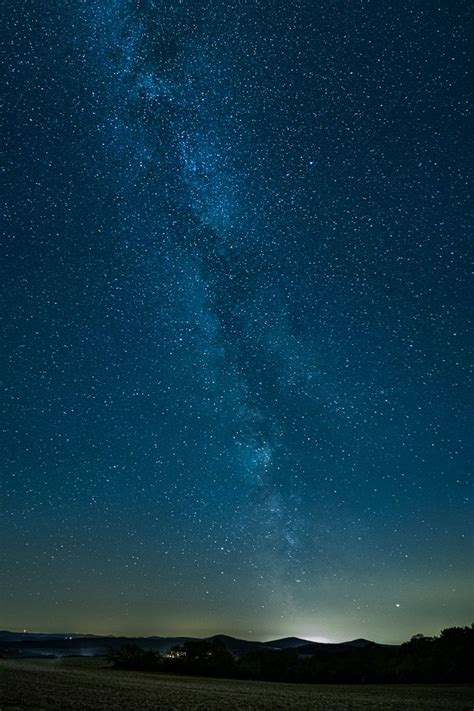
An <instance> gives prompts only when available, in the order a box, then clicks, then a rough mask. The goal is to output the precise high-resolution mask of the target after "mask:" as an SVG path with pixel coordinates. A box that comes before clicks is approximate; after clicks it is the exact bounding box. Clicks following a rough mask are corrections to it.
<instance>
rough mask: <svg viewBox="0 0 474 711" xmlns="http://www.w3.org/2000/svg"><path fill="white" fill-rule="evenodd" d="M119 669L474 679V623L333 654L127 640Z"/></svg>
mask: <svg viewBox="0 0 474 711" xmlns="http://www.w3.org/2000/svg"><path fill="white" fill-rule="evenodd" d="M109 659H110V661H111V662H112V663H113V665H114V667H115V668H117V669H134V670H142V671H162V672H172V673H178V674H189V675H196V676H212V677H227V678H239V679H252V680H262V681H284V682H306V683H331V684H341V683H343V684H347V683H349V684H358V683H368V684H369V683H413V682H418V683H441V682H443V683H448V682H469V681H474V674H473V672H474V625H472V626H471V627H450V628H448V629H445V630H443V631H442V632H441V634H440V635H439V636H436V637H425V636H424V635H421V634H418V635H415V636H414V637H412V638H411V640H410V641H409V642H405V643H404V644H402V645H400V646H398V647H389V646H383V645H379V644H375V643H372V644H368V645H367V646H366V647H363V648H360V647H346V648H344V649H341V650H338V651H337V652H334V651H332V652H328V651H324V650H318V651H316V652H315V653H314V654H311V655H309V654H304V655H303V654H300V653H298V650H297V649H289V650H282V651H276V650H268V651H267V650H265V651H260V650H258V651H252V652H250V653H247V654H243V655H242V656H236V655H233V654H232V653H231V652H230V651H229V650H228V649H227V648H226V647H225V645H224V644H223V642H222V641H221V640H219V639H210V640H195V641H190V642H186V643H185V644H184V645H183V646H182V647H175V648H173V649H172V650H171V651H170V653H169V655H167V656H164V657H163V656H162V655H160V654H159V653H158V652H154V651H149V650H145V649H142V648H140V647H138V646H136V645H132V644H128V645H125V646H123V647H121V648H120V649H118V650H112V651H111V652H110V654H109Z"/></svg>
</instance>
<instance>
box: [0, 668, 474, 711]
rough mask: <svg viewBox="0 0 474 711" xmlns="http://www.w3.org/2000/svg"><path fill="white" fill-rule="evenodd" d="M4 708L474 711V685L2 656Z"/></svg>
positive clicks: (121, 710)
mask: <svg viewBox="0 0 474 711" xmlns="http://www.w3.org/2000/svg"><path fill="white" fill-rule="evenodd" d="M0 674H1V697H0V698H1V706H0V708H1V709H2V711H3V710H4V709H10V711H13V709H35V711H41V710H42V709H44V710H45V711H46V709H47V710H48V711H49V710H54V709H83V710H85V709H90V710H91V711H92V710H93V709H94V711H95V710H96V709H97V710H100V709H114V710H115V709H117V711H125V709H127V710H131V709H137V710H138V709H140V711H142V710H144V711H146V710H147V709H156V710H157V709H160V711H161V710H162V709H163V710H164V709H169V710H171V709H190V710H191V711H192V710H193V709H194V710H196V711H197V709H200V710H201V711H204V709H206V710H209V711H211V710H212V711H222V710H223V709H240V710H241V711H242V710H246V709H248V710H249V711H250V710H251V709H268V711H270V710H273V709H285V711H288V710H289V709H295V710H297V709H316V710H317V711H319V710H320V711H333V710H334V711H335V710H336V709H338V710H340V709H345V710H352V709H354V710H356V709H358V710H360V711H362V710H363V709H369V710H370V709H379V710H380V711H382V710H383V711H395V710H397V711H402V709H403V711H409V710H410V709H412V710H413V711H418V709H420V710H422V709H427V710H428V709H429V710H430V711H436V710H437V709H439V711H441V710H443V711H448V710H449V711H456V710H457V709H465V710H466V711H467V710H468V709H469V711H472V708H473V706H474V689H473V687H469V686H463V685H459V686H451V685H449V686H448V685H443V686H425V685H413V686H382V685H381V686H325V685H318V686H310V685H306V684H300V685H290V684H275V683H268V682H251V681H236V680H226V679H202V678H197V677H183V676H170V675H164V674H156V673H145V672H128V671H116V670H113V669H111V668H110V667H108V666H107V664H106V662H104V661H103V660H101V659H90V658H89V659H84V658H82V659H80V658H75V659H58V660H24V661H17V660H1V661H0Z"/></svg>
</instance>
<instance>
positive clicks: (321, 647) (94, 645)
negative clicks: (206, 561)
mask: <svg viewBox="0 0 474 711" xmlns="http://www.w3.org/2000/svg"><path fill="white" fill-rule="evenodd" d="M196 639H197V638H195V637H160V636H150V637H115V636H113V635H107V636H100V635H89V634H88V635H84V634H83V635H81V634H77V633H72V634H67V633H66V634H59V633H54V634H48V633H34V632H33V633H28V632H9V631H7V630H4V631H0V654H1V655H3V656H11V657H16V656H22V657H36V656H58V657H60V656H103V655H105V654H108V653H109V652H110V650H111V649H112V650H117V649H120V647H122V646H123V645H126V644H135V645H138V646H139V647H141V648H142V649H145V650H150V651H153V652H159V653H160V654H166V653H167V652H169V650H170V649H172V648H173V647H176V646H182V645H183V644H184V643H185V642H188V641H193V640H196ZM206 639H207V640H209V641H212V640H219V641H220V642H222V644H223V645H224V646H225V647H226V648H227V649H228V650H229V651H230V652H232V654H234V655H236V656H242V655H244V654H250V653H251V652H264V651H267V652H271V651H279V650H281V651H283V650H290V649H291V650H296V651H297V652H298V653H299V654H304V655H314V654H334V653H337V652H341V651H344V650H347V649H348V648H361V649H363V648H366V647H368V646H370V645H375V642H370V641H369V640H365V639H355V640H352V641H349V642H343V643H341V644H325V643H322V642H309V641H308V640H304V639H300V638H298V637H284V638H282V639H275V640H269V641H268V642H260V641H257V640H255V641H254V640H247V639H238V638H236V637H231V636H229V635H224V634H218V635H214V636H212V637H208V638H206ZM377 646H386V645H377Z"/></svg>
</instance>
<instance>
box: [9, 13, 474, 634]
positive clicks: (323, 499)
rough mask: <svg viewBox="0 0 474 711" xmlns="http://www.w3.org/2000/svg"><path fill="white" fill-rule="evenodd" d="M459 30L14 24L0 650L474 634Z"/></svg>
mask: <svg viewBox="0 0 474 711" xmlns="http://www.w3.org/2000/svg"><path fill="white" fill-rule="evenodd" d="M469 6H470V3H469V2H462V1H459V0H449V2H448V1H447V0H445V1H444V2H443V1H441V2H439V3H437V2H433V1H432V0H420V1H417V0H415V1H410V2H397V1H395V2H393V3H386V2H377V1H376V0H354V1H353V2H352V1H351V2H345V1H343V0H320V1H317V0H295V1H291V2H290V0H287V1H286V2H275V0H233V1H232V2H223V1H220V0H205V1H201V0H192V1H190V0H188V1H186V0H173V1H171V0H134V1H132V0H102V1H101V2H98V1H97V0H49V2H47V3H44V2H38V0H24V1H23V2H19V3H13V2H7V3H5V7H4V9H3V11H2V13H3V17H2V18H1V23H0V27H1V38H2V61H3V62H4V66H5V69H6V72H5V80H4V81H3V83H2V90H1V93H2V107H1V121H2V126H3V128H2V135H3V136H4V137H6V141H5V142H4V150H3V154H2V158H1V169H2V191H1V201H2V211H1V214H2V218H1V219H2V240H1V267H0V268H1V278H0V285H1V286H0V288H1V297H2V307H1V315H2V323H1V327H2V334H3V335H2V339H1V345H0V349H1V365H0V376H1V412H2V442H1V449H2V470H3V474H2V480H3V486H4V494H3V502H4V504H3V508H4V514H5V515H4V516H3V522H2V530H1V533H2V540H3V542H4V561H3V563H2V570H3V573H4V575H3V579H4V582H3V592H2V605H1V608H2V611H1V615H0V626H1V627H3V628H7V629H23V628H26V629H28V630H32V631H72V632H94V633H115V634H119V633H124V634H149V635H152V634H163V635H167V634H191V635H208V634H213V633H218V632H221V633H227V634H233V635H236V636H241V637H245V638H249V639H269V638H271V637H274V638H275V637H281V636H286V635H298V636H303V637H306V638H310V639H315V640H322V641H326V640H331V641H342V640H344V639H350V638H354V637H367V638H372V639H375V640H377V641H381V642H400V641H403V640H406V639H408V638H410V637H411V635H412V634H415V633H418V632H423V633H425V634H435V633H438V632H439V631H440V630H441V629H442V628H443V627H447V626H452V625H455V624H460V625H464V624H469V623H470V622H471V621H472V616H473V614H474V609H473V605H472V602H471V592H472V583H473V576H472V572H471V571H472V567H471V565H470V562H471V561H472V551H473V538H472V524H471V519H472V504H471V502H470V495H471V493H472V490H471V488H470V485H469V465H470V462H472V445H471V440H470V437H469V430H470V425H471V424H472V419H471V402H472V390H471V389H470V386H471V380H470V374H469V365H470V354H469V346H470V343H469V331H468V326H469V312H470V309H471V308H472V295H471V293H470V289H469V283H468V275H469V270H468V264H469V256H470V255H469V237H470V233H471V231H472V224H470V222H469V208H470V204H469V187H470V178H471V168H472V155H473V154H472V141H471V131H470V115H469V87H470V77H469V73H470V71H469V70H470V65H469V53H470V46H469V35H472V32H473V27H472V15H471V13H470V10H469Z"/></svg>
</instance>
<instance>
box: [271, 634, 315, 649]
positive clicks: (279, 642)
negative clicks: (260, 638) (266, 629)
mask: <svg viewBox="0 0 474 711" xmlns="http://www.w3.org/2000/svg"><path fill="white" fill-rule="evenodd" d="M263 644H264V645H265V646H266V647H270V648H271V649H297V648H298V647H302V646H303V645H306V644H314V642H310V641H309V640H307V639H300V638H299V637H283V638H282V639H272V640H270V641H269V642H264V643H263Z"/></svg>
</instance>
